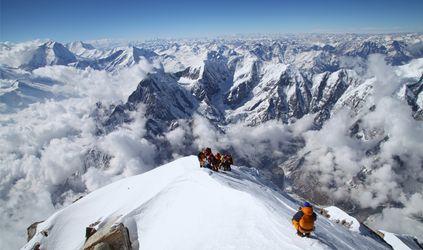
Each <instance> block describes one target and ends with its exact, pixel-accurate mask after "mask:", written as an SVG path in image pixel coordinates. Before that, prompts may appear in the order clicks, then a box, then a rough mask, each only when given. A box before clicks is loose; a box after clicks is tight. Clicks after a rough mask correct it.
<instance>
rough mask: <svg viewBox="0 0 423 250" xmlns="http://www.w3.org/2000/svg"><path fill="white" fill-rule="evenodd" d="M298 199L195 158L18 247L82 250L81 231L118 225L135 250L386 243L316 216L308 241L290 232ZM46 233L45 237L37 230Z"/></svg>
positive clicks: (112, 190) (122, 188) (61, 218)
mask: <svg viewBox="0 0 423 250" xmlns="http://www.w3.org/2000/svg"><path fill="white" fill-rule="evenodd" d="M297 208H298V202H296V201H295V200H294V199H292V198H290V197H289V196H288V195H286V194H284V193H280V192H278V191H277V190H276V189H274V188H273V187H271V186H268V185H266V183H264V182H263V181H262V180H261V179H260V176H259V174H258V172H257V171H255V170H254V169H247V168H238V167H234V170H233V171H232V172H230V173H214V172H211V171H209V170H207V169H200V168H199V167H198V162H197V159H196V157H195V156H189V157H185V158H181V159H179V160H176V161H174V162H172V163H169V164H166V165H163V166H161V167H158V168H156V169H154V170H152V171H150V172H147V173H144V174H142V175H138V176H133V177H130V178H127V179H124V180H121V181H118V182H115V183H112V184H110V185H108V186H106V187H103V188H101V189H98V190H96V191H94V192H92V193H90V194H89V195H87V196H86V197H84V198H82V199H80V200H79V201H77V202H75V203H73V204H72V205H70V206H68V207H67V208H64V209H62V210H61V211H58V212H57V213H55V214H54V215H53V216H51V217H50V218H49V219H48V220H46V221H45V222H44V223H42V224H39V226H38V229H37V234H36V235H35V236H34V238H33V239H32V240H31V241H30V242H28V244H26V245H25V246H24V247H23V249H31V247H32V246H33V245H34V244H35V243H36V242H40V243H41V247H42V248H43V249H80V248H81V247H82V246H83V244H84V234H85V227H86V226H88V225H89V224H91V223H94V222H96V221H100V222H101V224H100V226H102V225H104V224H108V223H113V222H114V223H117V222H123V223H124V224H125V225H126V226H127V227H128V228H129V231H130V237H131V241H132V244H133V246H134V247H135V248H137V247H139V248H141V249H307V248H313V249H328V248H337V249H385V248H388V245H386V244H383V243H381V242H377V240H375V239H373V238H371V237H370V236H365V235H360V234H359V233H358V232H351V231H349V230H347V229H345V228H343V227H342V226H339V225H337V224H336V223H332V222H331V221H329V220H327V219H325V218H323V217H322V216H318V220H317V225H316V231H315V234H314V236H313V237H312V238H310V239H307V238H300V237H298V236H296V235H295V231H294V229H293V227H292V225H291V217H292V215H293V214H294V213H295V212H296V209H297ZM42 230H47V231H48V237H44V236H42V235H41V233H40V231H42Z"/></svg>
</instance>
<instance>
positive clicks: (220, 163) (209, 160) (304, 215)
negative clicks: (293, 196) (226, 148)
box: [198, 148, 317, 237]
mask: <svg viewBox="0 0 423 250" xmlns="http://www.w3.org/2000/svg"><path fill="white" fill-rule="evenodd" d="M198 161H199V162H200V167H202V168H209V169H212V170H213V171H217V172H218V171H219V170H221V169H223V170H224V171H231V165H232V164H233V160H232V156H231V155H229V154H225V155H221V154H220V153H219V152H218V153H216V154H213V153H212V150H211V148H205V149H203V150H201V151H200V152H199V153H198ZM316 219H317V215H316V213H315V212H314V211H313V206H312V205H311V204H310V203H308V202H304V204H303V206H302V207H300V208H299V210H298V212H297V213H295V215H294V216H293V217H292V224H293V225H294V228H295V229H296V230H297V235H298V236H300V237H310V234H311V232H313V231H314V222H315V221H316Z"/></svg>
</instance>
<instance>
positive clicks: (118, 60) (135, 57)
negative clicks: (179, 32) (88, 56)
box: [94, 46, 158, 71]
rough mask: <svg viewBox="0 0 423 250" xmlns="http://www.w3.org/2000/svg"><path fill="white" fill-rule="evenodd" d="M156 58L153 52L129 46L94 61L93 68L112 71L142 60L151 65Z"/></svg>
mask: <svg viewBox="0 0 423 250" xmlns="http://www.w3.org/2000/svg"><path fill="white" fill-rule="evenodd" d="M157 56H158V55H157V54H156V53H155V52H154V51H151V50H147V49H142V48H137V47H134V46H130V47H127V48H124V49H115V50H113V52H112V53H111V54H110V55H109V56H107V57H105V58H101V59H99V60H97V61H95V62H94V63H95V65H94V68H96V67H97V68H98V69H105V70H108V71H114V70H117V69H121V68H125V67H131V66H134V65H136V64H138V63H139V62H140V61H142V60H145V61H146V62H147V63H152V62H153V60H154V59H156V58H157Z"/></svg>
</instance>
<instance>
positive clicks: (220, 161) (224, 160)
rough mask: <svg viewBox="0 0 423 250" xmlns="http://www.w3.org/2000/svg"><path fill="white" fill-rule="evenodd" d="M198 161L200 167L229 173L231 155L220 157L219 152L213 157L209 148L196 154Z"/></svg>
mask: <svg viewBox="0 0 423 250" xmlns="http://www.w3.org/2000/svg"><path fill="white" fill-rule="evenodd" d="M198 161H199V162H200V167H202V168H203V167H204V168H209V169H211V170H213V171H216V172H218V171H219V170H222V169H223V170H224V171H231V165H232V164H233V160H232V156H231V155H229V154H224V155H221V154H220V153H219V152H218V153H216V154H215V155H214V154H213V153H212V150H211V148H205V149H203V150H201V151H200V152H199V153H198Z"/></svg>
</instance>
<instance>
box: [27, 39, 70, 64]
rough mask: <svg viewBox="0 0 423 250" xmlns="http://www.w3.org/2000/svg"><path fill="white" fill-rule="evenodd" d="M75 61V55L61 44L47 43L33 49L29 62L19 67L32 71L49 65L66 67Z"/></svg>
mask: <svg viewBox="0 0 423 250" xmlns="http://www.w3.org/2000/svg"><path fill="white" fill-rule="evenodd" d="M76 61H77V59H76V57H75V55H74V54H73V53H72V52H70V51H69V50H68V49H67V48H66V47H65V46H63V44H61V43H58V42H54V41H48V42H46V43H44V44H42V45H40V46H38V47H37V48H35V50H34V51H33V52H32V56H31V57H30V59H29V61H28V62H27V63H24V64H23V65H21V67H22V68H24V69H27V70H33V69H37V68H40V67H44V66H49V65H68V64H70V63H74V62H76Z"/></svg>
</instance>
